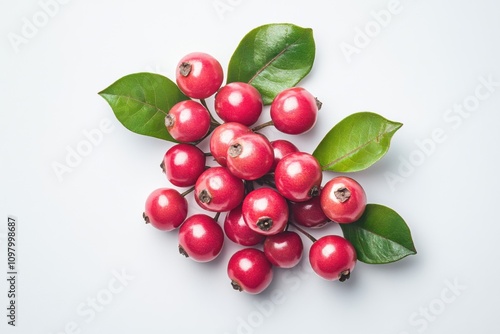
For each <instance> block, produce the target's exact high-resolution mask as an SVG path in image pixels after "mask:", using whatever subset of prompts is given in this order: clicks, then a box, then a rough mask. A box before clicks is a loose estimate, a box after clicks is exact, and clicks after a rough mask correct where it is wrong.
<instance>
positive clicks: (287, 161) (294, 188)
mask: <svg viewBox="0 0 500 334" xmlns="http://www.w3.org/2000/svg"><path fill="white" fill-rule="evenodd" d="M274 179H275V182H276V188H277V189H278V191H279V192H280V193H281V194H282V195H283V196H284V197H285V198H287V199H289V200H290V201H294V202H303V201H307V200H309V199H311V198H312V197H315V196H318V195H319V192H320V188H321V181H322V179H323V173H322V170H321V165H320V164H319V162H318V160H316V158H315V157H313V156H312V155H311V154H309V153H305V152H295V153H290V154H288V155H286V156H285V157H283V158H282V159H281V161H280V162H279V163H278V165H277V166H276V170H275V171H274Z"/></svg>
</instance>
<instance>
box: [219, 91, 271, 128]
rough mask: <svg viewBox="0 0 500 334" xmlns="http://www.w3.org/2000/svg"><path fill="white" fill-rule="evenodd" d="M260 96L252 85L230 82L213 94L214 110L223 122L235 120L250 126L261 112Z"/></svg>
mask: <svg viewBox="0 0 500 334" xmlns="http://www.w3.org/2000/svg"><path fill="white" fill-rule="evenodd" d="M262 106H263V104H262V97H261V95H260V93H259V91H258V90H257V89H256V88H255V87H253V86H252V85H250V84H248V83H244V82H231V83H229V84H227V85H225V86H223V87H222V88H221V89H220V90H219V91H218V92H217V94H216V95H215V99H214V108H215V112H216V113H217V115H219V117H220V118H221V119H222V120H223V121H224V122H237V123H241V124H243V125H246V126H250V125H252V124H254V123H255V122H257V120H258V119H259V117H260V114H261V112H262Z"/></svg>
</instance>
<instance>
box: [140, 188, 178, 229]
mask: <svg viewBox="0 0 500 334" xmlns="http://www.w3.org/2000/svg"><path fill="white" fill-rule="evenodd" d="M187 211H188V203H187V201H186V199H185V198H184V197H183V196H182V195H181V194H179V192H178V191H177V190H175V189H169V188H159V189H156V190H154V191H153V192H151V194H149V196H148V198H147V199H146V205H145V210H144V213H143V217H144V220H145V221H146V223H149V224H151V225H153V226H154V227H156V228H157V229H159V230H162V231H171V230H173V229H176V228H177V227H179V226H180V225H181V224H182V222H183V221H184V219H186V216H187Z"/></svg>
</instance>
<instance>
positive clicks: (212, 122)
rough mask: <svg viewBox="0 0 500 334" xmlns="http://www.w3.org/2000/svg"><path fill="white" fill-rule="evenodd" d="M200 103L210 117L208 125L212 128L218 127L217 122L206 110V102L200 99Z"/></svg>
mask: <svg viewBox="0 0 500 334" xmlns="http://www.w3.org/2000/svg"><path fill="white" fill-rule="evenodd" d="M200 103H201V104H202V105H203V106H204V107H205V109H207V111H208V114H209V115H210V124H211V125H212V126H214V127H217V126H219V125H220V123H219V122H217V120H216V119H215V118H214V117H213V116H212V112H211V111H210V109H209V108H208V105H207V101H206V100H205V99H200Z"/></svg>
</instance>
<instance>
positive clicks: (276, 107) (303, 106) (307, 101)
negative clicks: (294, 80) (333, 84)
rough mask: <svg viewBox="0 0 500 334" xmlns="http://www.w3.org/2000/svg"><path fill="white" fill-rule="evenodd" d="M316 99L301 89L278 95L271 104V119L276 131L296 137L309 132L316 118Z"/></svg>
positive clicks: (288, 90)
mask: <svg viewBox="0 0 500 334" xmlns="http://www.w3.org/2000/svg"><path fill="white" fill-rule="evenodd" d="M318 110H319V108H318V102H317V100H316V98H315V97H314V96H313V95H312V94H311V93H309V92H308V91H307V90H306V89H304V88H302V87H292V88H289V89H285V90H284V91H282V92H281V93H279V94H278V95H277V96H276V97H275V98H274V100H273V102H272V103H271V119H272V121H273V123H274V126H275V127H276V129H278V130H279V131H281V132H283V133H287V134H291V135H297V134H301V133H305V132H307V131H309V130H310V129H311V128H312V127H313V126H314V125H315V124H316V120H317V118H318Z"/></svg>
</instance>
